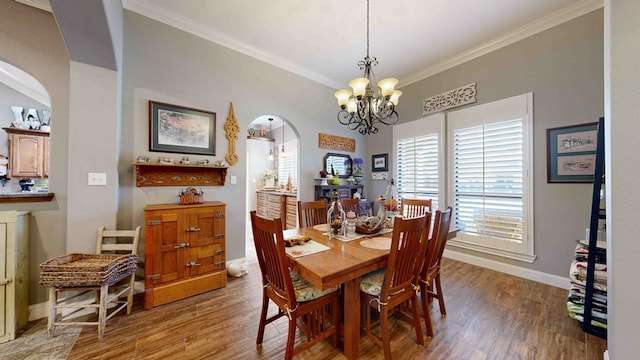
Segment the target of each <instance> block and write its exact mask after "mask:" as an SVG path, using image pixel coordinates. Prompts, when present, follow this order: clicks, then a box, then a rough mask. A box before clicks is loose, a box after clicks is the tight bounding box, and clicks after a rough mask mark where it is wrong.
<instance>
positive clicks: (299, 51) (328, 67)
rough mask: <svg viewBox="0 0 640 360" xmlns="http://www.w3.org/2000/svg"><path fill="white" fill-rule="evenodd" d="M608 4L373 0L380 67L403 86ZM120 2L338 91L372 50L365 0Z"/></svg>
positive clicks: (584, 0)
mask: <svg viewBox="0 0 640 360" xmlns="http://www.w3.org/2000/svg"><path fill="white" fill-rule="evenodd" d="M602 3H603V2H602V0H581V1H578V0H483V1H478V0H385V1H383V0H371V2H370V55H371V56H375V57H377V59H378V61H379V65H378V66H377V67H375V68H374V72H375V74H376V77H377V78H378V79H382V78H385V77H396V78H398V79H399V80H400V84H399V85H398V86H399V87H402V86H406V85H408V84H410V83H413V82H415V81H418V80H420V79H423V78H425V77H427V76H430V75H432V74H434V73H437V72H439V71H442V70H444V69H446V68H448V67H451V66H455V65H456V64H458V63H461V62H463V61H468V60H469V59H470V58H473V57H476V56H479V55H482V54H484V53H487V52H489V51H492V50H495V49H496V48H498V47H501V46H505V45H507V44H509V43H512V42H514V41H518V40H520V39H522V38H524V37H526V36H530V35H532V34H535V33H537V32H539V31H542V30H545V29H547V28H550V27H552V26H555V25H557V24H559V23H562V22H565V21H568V20H570V19H572V18H575V17H577V16H580V15H583V14H585V13H587V12H590V11H593V10H595V9H597V8H600V7H602ZM123 6H124V7H125V8H126V9H129V10H131V11H134V12H137V13H140V14H142V15H145V16H148V17H150V18H152V19H155V20H158V21H161V22H164V23H166V24H169V25H171V26H174V27H176V28H179V29H182V30H184V31H187V32H190V33H193V34H195V35H198V36H201V37H203V38H205V39H208V40H211V41H213V42H216V43H219V44H221V45H224V46H227V47H229V48H232V49H234V50H237V51H239V52H242V53H245V54H247V55H250V56H253V57H255V58H258V59H261V60H263V61H266V62H269V63H271V64H273V65H276V66H279V67H282V68H284V69H287V70H289V71H292V72H294V73H297V74H299V75H302V76H305V77H307V78H309V79H312V80H314V81H317V82H320V83H322V84H325V85H327V86H330V87H333V88H336V89H338V88H345V87H347V83H348V82H349V80H350V79H352V78H355V77H359V76H360V74H361V71H360V70H359V68H358V67H357V65H356V64H357V62H358V61H359V60H361V59H362V58H363V57H364V56H365V54H366V6H367V5H366V1H365V0H306V1H301V0H271V1H256V0H189V1H183V0H123ZM125 36H126V35H125Z"/></svg>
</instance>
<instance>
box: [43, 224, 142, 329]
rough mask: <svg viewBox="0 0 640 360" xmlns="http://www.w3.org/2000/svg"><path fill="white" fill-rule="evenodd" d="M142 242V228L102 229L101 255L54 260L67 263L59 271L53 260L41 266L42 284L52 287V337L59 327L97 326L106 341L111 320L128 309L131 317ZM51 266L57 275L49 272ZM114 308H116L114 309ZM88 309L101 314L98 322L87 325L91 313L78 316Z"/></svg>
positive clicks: (68, 256) (84, 255)
mask: <svg viewBox="0 0 640 360" xmlns="http://www.w3.org/2000/svg"><path fill="white" fill-rule="evenodd" d="M139 242H140V226H138V227H137V228H136V229H135V230H105V228H104V226H101V227H100V228H98V235H97V244H96V252H97V254H71V255H66V256H63V257H58V258H54V259H52V260H55V259H63V260H61V261H57V263H58V264H59V265H58V266H57V267H54V266H52V265H51V264H52V263H55V261H54V262H52V261H51V260H50V261H47V262H45V263H43V264H41V266H40V267H41V270H43V271H42V272H41V274H40V283H41V284H42V285H44V286H48V287H49V319H48V323H47V332H48V334H49V336H53V335H54V330H55V327H56V326H70V325H93V326H97V327H98V338H99V339H102V337H103V335H104V330H105V326H106V322H107V320H109V319H110V318H111V317H113V316H114V315H116V314H117V313H119V312H120V311H121V310H122V309H125V308H126V309H127V314H129V313H131V308H132V305H133V288H134V282H135V271H136V267H137V254H138V243H139ZM107 254H111V255H107ZM69 260H71V261H70V262H65V261H69ZM74 260H75V261H74ZM124 261H126V262H127V263H126V264H125V263H124ZM48 266H49V267H53V268H54V271H51V272H48V271H46V270H48V269H49V268H48ZM96 269H98V270H96ZM105 269H108V270H105ZM55 270H60V271H55ZM103 273H108V274H109V275H108V276H107V275H104V276H103V275H102V274H103ZM105 276H106V277H105ZM87 284H89V285H87ZM90 293H94V301H93V302H90V301H89V300H90V299H91V298H90V297H88V296H86V294H90ZM74 299H75V301H72V300H74ZM111 304H114V305H115V306H111V307H110V305H111ZM86 309H92V310H94V311H97V313H98V318H97V320H95V321H83V320H84V319H81V318H80V315H85V316H86V315H87V313H86V312H84V311H83V312H82V313H78V312H80V311H82V310H86ZM63 312H64V313H63ZM74 315H75V316H74Z"/></svg>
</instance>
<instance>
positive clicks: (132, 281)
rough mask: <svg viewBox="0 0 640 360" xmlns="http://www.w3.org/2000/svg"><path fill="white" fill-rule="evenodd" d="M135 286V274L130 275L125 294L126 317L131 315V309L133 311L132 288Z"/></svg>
mask: <svg viewBox="0 0 640 360" xmlns="http://www.w3.org/2000/svg"><path fill="white" fill-rule="evenodd" d="M135 284H136V274H135V272H134V273H133V274H131V279H129V291H128V294H127V315H129V314H131V309H133V287H134V286H135Z"/></svg>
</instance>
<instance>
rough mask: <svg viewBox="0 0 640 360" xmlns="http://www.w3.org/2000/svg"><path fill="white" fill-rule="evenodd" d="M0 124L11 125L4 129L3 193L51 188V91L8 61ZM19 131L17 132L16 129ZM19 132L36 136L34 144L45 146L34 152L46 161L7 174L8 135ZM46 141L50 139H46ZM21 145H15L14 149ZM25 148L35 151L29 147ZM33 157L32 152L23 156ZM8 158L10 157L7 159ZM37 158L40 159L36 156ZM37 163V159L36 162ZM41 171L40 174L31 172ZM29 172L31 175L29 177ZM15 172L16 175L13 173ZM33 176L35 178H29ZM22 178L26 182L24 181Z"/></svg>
mask: <svg viewBox="0 0 640 360" xmlns="http://www.w3.org/2000/svg"><path fill="white" fill-rule="evenodd" d="M0 112H1V113H2V116H0V127H2V128H8V130H6V131H0V155H2V156H3V158H2V159H0V183H1V184H2V186H1V187H0V192H2V193H13V192H19V191H20V190H21V189H29V190H31V191H47V190H48V187H49V179H48V159H49V146H48V144H49V131H50V129H51V127H50V125H51V124H50V121H51V100H50V98H49V94H48V93H47V91H46V90H45V88H44V87H43V86H42V84H41V83H40V82H39V81H38V80H36V79H35V78H34V77H33V76H31V75H30V74H28V73H26V72H25V71H23V70H22V69H20V68H18V67H16V66H13V65H11V64H9V63H7V62H4V61H2V60H0ZM14 130H15V131H14ZM17 131H21V132H22V133H21V134H20V135H19V136H21V137H24V136H33V139H34V140H33V141H34V142H33V143H34V144H42V145H38V147H39V148H40V146H41V147H42V149H43V150H42V152H41V150H37V152H35V153H34V156H36V154H40V155H38V157H41V158H40V160H42V161H41V162H40V163H41V164H42V165H41V166H38V169H37V170H36V169H31V167H30V166H31V164H29V169H26V168H25V169H15V168H14V169H12V172H13V174H8V173H7V165H8V164H7V162H9V161H10V159H8V156H9V153H10V151H9V148H8V145H9V141H8V138H9V137H10V136H12V135H9V133H12V134H14V135H16V134H15V133H16V132H17ZM45 140H46V141H45ZM16 149H17V148H14V152H17V151H16ZM25 151H35V150H34V148H31V147H29V148H28V149H25ZM22 156H27V157H30V155H28V154H27V155H24V154H23V155H21V157H22ZM5 158H6V159H5ZM36 160H37V159H36ZM36 163H37V161H36ZM32 173H34V174H37V175H36V176H33V175H31V174H32ZM25 174H29V175H28V176H27V175H25ZM9 175H13V176H9ZM29 179H31V180H29ZM21 180H22V182H21ZM21 183H23V185H24V184H27V185H29V184H31V183H32V184H33V185H29V186H22V187H21V186H20V184H21Z"/></svg>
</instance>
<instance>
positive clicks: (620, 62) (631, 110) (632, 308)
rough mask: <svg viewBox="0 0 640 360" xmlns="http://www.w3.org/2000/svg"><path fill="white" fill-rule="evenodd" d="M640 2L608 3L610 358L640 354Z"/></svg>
mask: <svg viewBox="0 0 640 360" xmlns="http://www.w3.org/2000/svg"><path fill="white" fill-rule="evenodd" d="M639 18H640V2H638V1H611V0H608V1H605V43H606V44H608V45H609V46H607V47H606V49H607V50H606V52H605V76H604V77H605V89H606V92H605V104H606V105H605V143H606V145H607V146H606V150H607V151H606V154H607V155H606V157H605V164H606V172H605V173H606V178H607V183H606V188H607V205H606V206H607V278H608V279H607V284H608V286H607V290H608V291H607V297H608V299H607V302H608V303H609V304H611V305H609V307H608V309H609V312H608V315H609V322H608V336H607V340H608V343H607V344H608V347H609V358H610V359H612V360H618V359H635V358H637V357H638V353H640V342H638V335H637V334H638V329H640V312H638V311H637V304H638V302H637V299H638V295H640V288H639V287H638V274H637V271H636V268H637V259H636V256H635V255H636V254H638V253H639V252H640V241H638V219H639V218H640V211H639V210H638V199H639V198H640V187H638V176H639V174H638V173H639V170H638V169H640V158H639V157H638V155H637V154H638V133H639V132H640V103H639V102H638V98H640V89H639V88H638V83H640V72H638V49H640V27H638V19H639Z"/></svg>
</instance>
